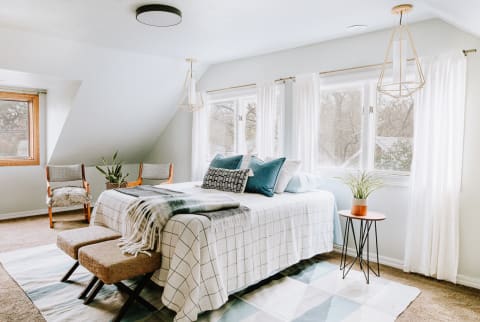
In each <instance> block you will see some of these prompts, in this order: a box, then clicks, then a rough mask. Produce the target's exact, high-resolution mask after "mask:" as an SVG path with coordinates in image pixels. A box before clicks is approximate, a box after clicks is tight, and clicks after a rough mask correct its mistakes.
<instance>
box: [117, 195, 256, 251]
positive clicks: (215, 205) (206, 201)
mask: <svg viewBox="0 0 480 322" xmlns="http://www.w3.org/2000/svg"><path fill="white" fill-rule="evenodd" d="M157 189H158V188H157ZM160 189H161V188H160ZM162 193H163V194H157V195H156V196H155V197H143V198H138V200H136V201H135V202H133V203H132V204H131V205H130V206H129V207H128V209H127V215H126V217H125V221H124V227H123V229H124V230H123V231H124V237H123V238H122V239H120V248H121V249H122V251H123V252H124V253H128V254H132V255H137V254H138V253H145V254H148V255H149V254H150V253H149V251H157V252H159V251H160V246H161V245H160V240H161V238H160V234H161V232H162V230H163V227H165V224H166V223H167V221H168V220H169V219H170V217H172V216H174V215H176V214H195V213H198V214H202V215H205V216H207V217H209V218H210V220H212V222H213V221H215V218H217V216H215V215H207V214H206V213H208V212H213V211H218V210H224V211H225V213H223V215H224V216H225V215H228V211H227V210H226V209H231V210H238V207H239V206H240V203H239V202H238V201H235V200H233V199H231V198H230V197H228V196H226V195H223V194H208V195H205V194H198V195H189V194H185V193H182V192H176V191H172V190H167V189H164V191H162ZM235 208H236V209H235ZM241 211H243V212H247V213H248V208H246V209H245V207H242V208H241ZM231 214H233V215H237V214H238V211H233V212H231ZM217 215H218V214H217ZM233 215H232V220H234V219H233V218H235V216H233Z"/></svg>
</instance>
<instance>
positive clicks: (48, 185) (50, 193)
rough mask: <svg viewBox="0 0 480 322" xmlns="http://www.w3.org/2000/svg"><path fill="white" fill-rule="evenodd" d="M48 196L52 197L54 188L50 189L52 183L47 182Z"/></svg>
mask: <svg viewBox="0 0 480 322" xmlns="http://www.w3.org/2000/svg"><path fill="white" fill-rule="evenodd" d="M47 196H48V197H51V196H52V188H51V187H50V182H48V181H47Z"/></svg>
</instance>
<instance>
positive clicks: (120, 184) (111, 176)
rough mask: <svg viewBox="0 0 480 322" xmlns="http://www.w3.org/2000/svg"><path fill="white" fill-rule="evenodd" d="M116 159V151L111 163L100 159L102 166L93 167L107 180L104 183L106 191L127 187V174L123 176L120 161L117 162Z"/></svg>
mask: <svg viewBox="0 0 480 322" xmlns="http://www.w3.org/2000/svg"><path fill="white" fill-rule="evenodd" d="M117 157H118V151H116V152H115V153H114V154H113V157H112V160H111V162H107V160H106V159H105V158H104V157H102V165H100V166H99V165H97V166H95V167H96V168H97V170H98V171H100V173H101V174H103V175H104V176H105V179H106V180H107V182H105V185H106V187H107V189H114V188H125V187H126V186H127V181H126V180H125V179H126V178H127V177H128V175H129V173H127V174H125V175H124V174H123V171H122V167H123V164H122V161H118V160H117ZM102 167H103V168H105V169H103V168H102Z"/></svg>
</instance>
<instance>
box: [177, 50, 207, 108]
mask: <svg viewBox="0 0 480 322" xmlns="http://www.w3.org/2000/svg"><path fill="white" fill-rule="evenodd" d="M186 61H187V63H189V64H190V68H189V70H188V72H187V77H186V78H185V83H184V85H183V96H182V99H181V101H180V104H179V105H178V107H179V108H181V109H183V110H186V111H189V112H195V111H198V110H199V109H201V108H203V99H202V96H201V95H200V94H199V93H197V86H196V81H195V78H194V77H193V63H194V62H195V59H193V58H187V59H186Z"/></svg>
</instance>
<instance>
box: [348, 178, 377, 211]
mask: <svg viewBox="0 0 480 322" xmlns="http://www.w3.org/2000/svg"><path fill="white" fill-rule="evenodd" d="M342 181H343V183H345V184H346V185H347V186H348V187H349V188H350V190H351V191H352V195H353V201H352V209H351V211H350V212H351V213H352V215H355V216H365V215H366V214H367V198H368V196H370V194H371V193H372V192H374V191H375V190H377V189H379V188H381V187H382V185H383V182H382V180H380V179H379V178H378V177H377V176H376V175H374V174H372V173H368V172H367V171H362V172H359V173H357V174H349V175H348V176H346V177H345V178H342Z"/></svg>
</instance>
